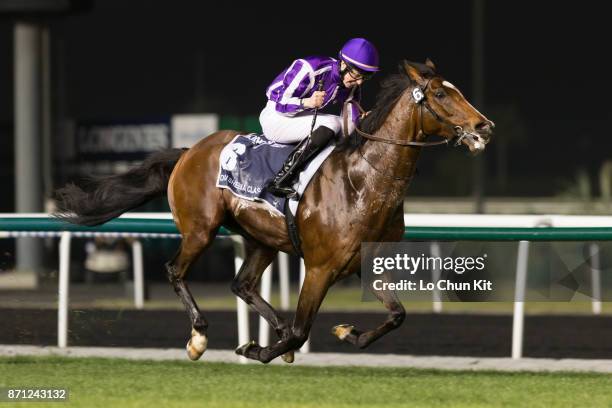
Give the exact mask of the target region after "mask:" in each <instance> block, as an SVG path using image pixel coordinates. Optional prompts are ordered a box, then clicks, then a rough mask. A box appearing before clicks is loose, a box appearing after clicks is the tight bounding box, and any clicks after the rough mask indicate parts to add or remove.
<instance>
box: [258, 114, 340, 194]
mask: <svg viewBox="0 0 612 408" xmlns="http://www.w3.org/2000/svg"><path fill="white" fill-rule="evenodd" d="M332 137H334V131H333V130H331V129H330V128H328V127H326V126H319V127H318V128H317V129H316V130H315V131H314V132H312V135H311V136H308V137H306V138H305V139H303V140H302V141H301V142H300V143H299V144H298V145H297V147H296V148H295V149H294V150H293V152H291V154H290V155H289V157H287V159H286V160H285V163H284V164H283V167H282V168H281V170H280V171H279V172H278V174H277V175H276V176H275V177H274V180H272V182H271V183H270V185H269V186H268V188H267V189H268V191H269V192H270V193H272V194H274V195H275V196H279V197H287V198H294V197H296V196H297V193H296V191H295V190H294V189H293V187H292V186H291V185H292V183H293V180H294V176H295V175H296V174H297V173H299V172H300V171H301V170H302V168H303V167H304V165H305V164H306V163H307V162H308V160H309V159H310V158H311V157H312V156H314V155H315V154H316V153H318V152H319V151H320V150H321V149H322V148H323V147H325V146H326V145H327V143H328V142H329V140H330V139H331V138H332Z"/></svg>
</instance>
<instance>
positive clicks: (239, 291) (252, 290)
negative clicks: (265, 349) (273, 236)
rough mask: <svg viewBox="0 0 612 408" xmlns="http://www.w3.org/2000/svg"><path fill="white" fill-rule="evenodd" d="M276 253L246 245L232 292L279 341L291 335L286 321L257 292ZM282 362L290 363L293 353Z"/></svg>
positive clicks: (261, 247) (263, 247)
mask: <svg viewBox="0 0 612 408" xmlns="http://www.w3.org/2000/svg"><path fill="white" fill-rule="evenodd" d="M277 252H278V251H277V250H275V249H272V248H268V247H265V246H261V245H257V246H255V244H253V243H250V244H249V245H247V254H246V258H245V260H244V262H243V263H242V266H241V267H240V271H239V272H238V275H237V276H236V277H235V278H234V280H233V282H232V292H234V293H235V294H236V296H238V297H240V298H241V299H242V300H244V301H245V302H246V303H247V304H248V305H250V306H251V307H252V308H253V309H255V311H256V312H257V313H259V314H260V315H261V316H262V317H263V318H264V319H266V321H267V322H268V323H269V324H270V326H271V327H272V329H274V331H275V332H276V334H277V335H278V337H279V339H281V340H283V339H286V338H288V337H289V336H290V334H291V329H290V328H289V325H288V324H287V321H286V320H285V319H284V318H283V317H282V316H279V315H278V313H277V312H276V310H274V308H273V307H272V305H270V304H269V303H268V302H266V301H265V300H264V299H263V298H262V297H261V295H260V294H259V292H258V291H257V286H258V285H259V282H260V280H261V276H262V274H263V273H264V271H265V269H266V268H267V267H268V265H270V263H272V261H273V260H274V257H275V256H276V254H277ZM249 345H252V343H249ZM247 346H248V345H247ZM241 347H245V346H241ZM283 360H285V361H286V362H288V363H292V362H293V352H289V353H287V355H283Z"/></svg>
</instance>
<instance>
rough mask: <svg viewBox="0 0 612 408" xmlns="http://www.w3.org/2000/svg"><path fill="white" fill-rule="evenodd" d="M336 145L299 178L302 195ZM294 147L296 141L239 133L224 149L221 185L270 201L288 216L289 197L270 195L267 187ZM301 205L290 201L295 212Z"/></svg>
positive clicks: (296, 186) (242, 195)
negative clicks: (288, 141)
mask: <svg viewBox="0 0 612 408" xmlns="http://www.w3.org/2000/svg"><path fill="white" fill-rule="evenodd" d="M334 147H335V146H334V144H333V143H330V144H329V145H327V146H326V147H325V148H324V149H323V150H321V152H319V154H317V156H315V157H314V158H313V159H312V160H311V161H310V162H309V163H308V165H307V166H306V167H305V168H304V169H303V171H302V172H301V173H300V175H299V177H298V178H296V180H295V183H294V184H293V188H294V189H295V190H296V191H297V192H298V195H299V197H301V196H302V194H303V193H304V191H305V190H306V187H307V186H308V183H309V182H310V180H311V179H312V177H313V176H314V174H315V173H316V171H317V170H318V169H319V167H320V166H321V164H322V163H323V161H325V159H326V158H327V157H328V156H329V155H330V154H331V152H332V151H333V150H334ZM294 148H295V145H293V144H281V143H276V142H273V141H270V140H268V139H266V137H265V136H264V135H258V134H255V133H251V134H248V135H237V136H236V137H234V139H233V140H232V141H231V142H230V143H228V144H227V146H225V147H224V148H223V150H222V151H221V155H220V157H219V175H218V176H217V187H219V188H226V189H228V190H230V191H231V192H232V193H233V194H234V195H235V196H238V197H240V198H244V199H246V200H250V201H259V202H263V203H266V204H267V205H269V206H270V207H271V209H272V210H273V211H274V212H276V213H278V214H279V215H282V216H284V212H283V209H284V206H285V201H286V199H285V198H284V197H277V196H275V195H272V194H270V193H269V192H268V191H267V190H266V188H265V187H266V186H267V185H268V184H269V183H270V182H271V181H272V180H273V179H274V176H276V174H277V173H278V172H279V171H280V169H281V168H282V167H283V163H284V162H285V159H287V157H288V156H289V154H290V153H291V152H292V151H293V149H294ZM297 206H298V201H297V200H295V199H291V200H290V201H289V209H290V210H291V212H292V213H293V214H294V215H295V212H296V210H297Z"/></svg>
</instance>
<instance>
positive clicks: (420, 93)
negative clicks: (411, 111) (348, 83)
mask: <svg viewBox="0 0 612 408" xmlns="http://www.w3.org/2000/svg"><path fill="white" fill-rule="evenodd" d="M430 82H431V79H429V80H427V83H426V84H425V87H424V88H423V89H424V90H425V91H427V88H428V87H429V83H430ZM424 90H422V89H421V87H420V86H418V85H417V86H415V87H414V88H413V89H412V98H413V99H414V101H415V103H416V104H417V106H418V109H419V122H420V125H419V133H418V134H417V136H416V138H417V139H419V138H420V137H421V136H424V138H427V137H428V136H430V135H428V134H427V133H425V131H424V130H423V107H425V109H427V110H428V111H429V113H431V115H432V116H433V117H434V118H435V119H436V120H437V121H438V122H440V123H443V124H446V125H449V126H451V127H452V128H453V130H454V131H455V137H454V138H453V139H451V140H454V141H455V143H454V144H453V146H455V147H456V146H459V145H460V144H461V142H462V141H463V139H464V138H466V137H468V136H472V137H474V138H478V137H479V135H476V134H474V133H472V132H468V131H466V130H465V129H463V128H462V127H461V126H457V125H454V124H453V123H451V122H450V121H448V120H447V119H445V118H443V117H441V116H440V115H439V114H438V113H436V111H434V110H433V108H432V107H431V106H430V105H429V103H428V102H427V99H426V97H425V92H424ZM349 104H353V105H355V107H357V109H358V110H359V112H360V113H361V115H365V114H366V111H365V110H364V109H363V108H362V107H361V105H360V104H359V102H357V101H355V100H347V101H345V102H344V108H343V121H344V127H343V133H344V136H345V137H348V136H349V135H348V111H349V110H348V108H349ZM355 131H356V132H357V133H358V134H359V135H361V136H362V137H364V138H366V139H369V140H373V141H376V142H383V143H388V144H394V145H399V146H415V147H428V146H438V145H442V144H445V145H448V144H449V142H450V141H451V140H449V139H444V140H439V141H436V142H418V141H413V140H394V139H387V138H384V137H380V136H374V135H372V134H370V133H367V132H364V131H363V130H361V129H359V127H357V126H355ZM359 153H360V155H361V157H362V158H363V159H364V160H365V161H366V162H367V163H368V164H369V165H370V167H372V168H373V169H374V170H376V171H378V172H379V173H381V174H385V172H384V171H382V170H379V169H377V168H376V166H374V165H373V164H372V163H371V162H370V161H369V160H368V159H367V158H366V157H365V155H364V154H363V152H362V151H361V146H359ZM391 178H393V180H395V181H408V180H410V179H411V178H412V175H411V176H409V177H407V178H403V177H394V176H392V177H391Z"/></svg>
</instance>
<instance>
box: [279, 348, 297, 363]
mask: <svg viewBox="0 0 612 408" xmlns="http://www.w3.org/2000/svg"><path fill="white" fill-rule="evenodd" d="M281 358H282V359H283V361H284V362H285V363H288V364H291V363H293V362H294V361H295V352H294V351H288V352H286V353H285V354H283V355H282V356H281Z"/></svg>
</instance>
